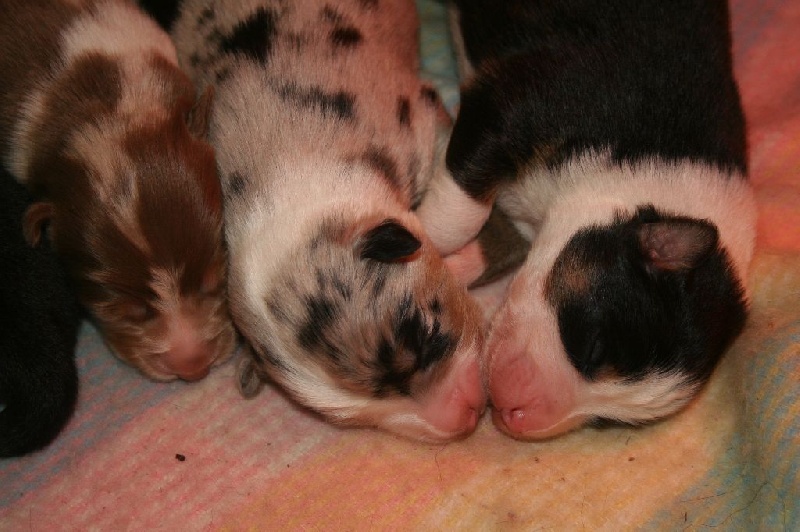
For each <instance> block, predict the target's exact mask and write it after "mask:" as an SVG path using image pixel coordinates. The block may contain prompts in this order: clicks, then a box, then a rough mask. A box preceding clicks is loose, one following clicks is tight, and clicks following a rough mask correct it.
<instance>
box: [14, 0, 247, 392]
mask: <svg viewBox="0 0 800 532" xmlns="http://www.w3.org/2000/svg"><path fill="white" fill-rule="evenodd" d="M0 47H2V50H3V54H2V57H0V82H1V83H2V94H0V129H2V131H4V132H8V134H7V135H4V136H3V138H2V140H0V156H1V157H2V161H3V164H4V166H5V167H6V168H7V169H8V170H9V171H10V172H11V173H12V174H14V175H15V176H16V177H17V179H18V180H19V181H20V182H22V183H24V184H25V185H27V187H28V189H29V190H30V191H31V192H32V193H33V195H34V197H35V200H36V203H35V204H33V205H32V206H31V207H30V208H29V209H28V211H27V212H26V214H25V223H24V225H25V232H26V236H27V238H28V240H29V242H31V243H33V244H35V243H37V242H38V241H39V240H40V238H41V236H42V232H43V231H44V230H45V227H47V230H48V231H47V232H48V233H49V234H48V236H49V239H50V240H51V242H52V245H53V247H54V249H55V250H56V252H57V253H58V254H59V255H60V257H61V259H62V260H63V262H64V264H65V265H66V267H67V269H68V271H69V273H70V275H71V277H72V279H73V281H74V284H75V285H76V287H77V290H78V294H79V297H80V300H81V301H82V303H83V304H84V305H85V306H86V307H87V308H88V309H89V310H90V311H91V314H92V316H93V317H94V319H95V322H96V323H97V325H98V327H99V329H100V330H101V332H102V334H103V336H104V337H105V340H106V342H107V343H108V345H109V347H110V348H111V349H112V350H113V351H114V353H115V354H116V355H118V356H119V357H120V358H122V359H123V360H125V361H127V362H129V363H131V364H133V365H134V366H136V367H137V368H139V369H140V370H141V371H142V372H144V373H145V374H146V375H148V376H149V377H151V378H153V379H156V380H170V379H174V378H176V377H179V378H181V379H185V380H197V379H200V378H202V377H204V376H205V375H206V374H207V373H208V371H209V368H210V367H211V366H212V365H214V364H218V363H220V362H222V361H223V360H225V359H226V358H227V357H228V356H229V355H230V354H231V352H232V350H233V344H234V338H235V337H234V331H233V327H232V325H231V323H230V318H229V316H228V314H227V308H226V303H225V255H224V251H223V247H222V232H221V231H222V230H221V222H222V200H221V190H220V185H219V181H218V179H217V175H216V170H215V161H214V152H213V150H212V149H211V147H210V146H209V145H208V144H207V143H206V142H205V141H204V140H203V137H204V136H205V134H206V120H207V116H206V114H207V113H208V112H209V105H210V95H211V92H207V93H206V94H204V95H203V97H202V98H200V99H199V100H198V101H195V96H194V88H193V86H192V84H191V82H190V80H189V79H188V77H186V75H185V74H183V73H182V72H181V71H180V70H179V69H178V67H177V59H176V56H175V50H174V47H173V45H172V44H171V42H170V40H169V36H168V35H167V34H166V33H164V32H163V31H162V30H160V29H159V28H158V27H157V26H156V24H155V23H154V22H152V21H151V20H150V19H149V18H148V17H147V16H146V15H145V14H143V13H142V12H140V11H139V10H138V8H137V7H135V6H134V5H133V4H131V3H129V2H127V1H125V0H97V1H91V0H89V1H83V2H76V1H74V0H62V1H58V0H51V1H45V0H36V1H30V0H7V1H5V2H4V3H3V8H2V16H0Z"/></svg>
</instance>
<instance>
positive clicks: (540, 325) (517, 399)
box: [489, 207, 746, 439]
mask: <svg viewBox="0 0 800 532" xmlns="http://www.w3.org/2000/svg"><path fill="white" fill-rule="evenodd" d="M534 249H536V247H534ZM539 251H540V254H542V255H545V254H547V253H546V252H544V251H543V250H539ZM545 262H548V261H542V262H541V263H540V264H538V265H537V264H536V260H535V259H529V261H528V263H526V265H525V266H524V267H523V269H522V270H521V271H520V274H519V275H518V276H517V278H516V279H515V280H514V282H513V283H512V285H511V288H510V291H511V292H510V296H509V300H508V302H507V304H506V305H505V307H504V309H503V310H502V311H501V312H500V314H499V315H498V316H497V318H496V322H495V325H494V326H493V327H494V328H493V332H492V339H491V341H490V348H489V349H490V356H491V363H490V394H491V398H492V403H493V406H494V408H495V413H494V418H495V423H496V424H497V425H498V426H499V427H500V428H501V429H502V430H504V431H505V432H507V433H509V434H511V435H513V436H515V437H519V438H524V439H539V438H545V437H550V436H553V435H557V434H560V433H562V432H565V431H567V430H569V429H571V428H574V427H576V426H579V425H581V424H583V423H586V422H593V421H597V420H602V421H607V420H610V421H614V422H622V423H627V424H639V423H645V422H649V421H653V420H657V419H660V418H663V417H665V416H668V415H670V414H672V413H674V412H675V411H677V410H679V409H680V408H681V407H683V406H684V405H685V404H686V403H687V402H688V401H689V400H690V399H691V398H692V397H693V396H694V395H695V394H696V392H697V391H698V390H699V389H700V387H701V386H702V384H703V383H704V382H705V381H707V380H708V378H709V376H710V375H711V373H712V371H713V369H714V367H715V365H716V364H717V362H718V361H719V359H720V357H721V356H722V353H723V352H724V350H725V348H726V347H727V346H728V345H729V344H730V342H731V341H732V339H733V338H734V337H735V336H736V335H737V334H738V333H739V332H740V330H741V329H742V327H743V324H744V320H745V315H746V304H745V299H744V289H743V286H742V282H741V280H740V279H739V278H738V276H737V273H736V271H735V268H734V267H733V265H732V262H731V260H730V257H729V255H728V253H727V251H726V250H725V249H724V247H723V246H722V244H721V243H720V241H719V238H718V231H717V228H716V226H715V225H713V224H712V223H710V222H707V221H704V220H698V219H693V218H686V217H676V216H671V215H667V214H663V213H660V212H658V211H656V210H655V209H653V208H652V207H640V208H639V209H638V210H637V211H636V212H635V213H633V214H631V215H620V216H618V217H617V218H616V220H614V221H613V222H612V223H610V224H603V225H591V226H586V227H584V228H582V229H580V230H578V231H577V232H575V233H574V234H573V235H572V236H570V237H569V238H568V239H567V241H566V242H565V243H564V244H563V245H562V246H561V247H560V249H559V250H557V254H556V255H555V258H554V260H553V262H552V263H551V264H550V266H549V267H544V263H545Z"/></svg>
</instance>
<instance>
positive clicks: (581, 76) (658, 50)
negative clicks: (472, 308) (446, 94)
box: [418, 0, 756, 439]
mask: <svg viewBox="0 0 800 532" xmlns="http://www.w3.org/2000/svg"><path fill="white" fill-rule="evenodd" d="M452 22H453V28H454V30H455V31H454V35H455V39H454V40H455V42H456V46H457V48H459V49H460V53H459V57H460V66H461V70H462V73H463V75H464V86H463V90H462V101H461V107H460V111H459V114H458V117H457V119H456V123H455V126H454V130H453V134H452V139H451V141H450V143H449V146H448V148H447V153H446V166H447V170H448V171H449V175H450V176H452V179H447V178H446V179H441V180H436V181H435V182H434V183H432V185H431V193H430V194H429V195H427V196H426V199H425V201H424V202H423V204H422V205H421V206H420V209H419V211H418V212H419V215H420V218H421V219H422V220H423V223H424V224H425V225H426V229H428V231H429V235H430V237H431V239H432V240H434V242H435V243H436V245H437V246H438V247H439V249H440V250H441V251H442V252H443V253H445V254H447V253H452V252H454V251H456V250H459V249H464V248H462V246H465V245H467V247H468V246H469V245H470V244H469V243H470V241H471V239H472V238H473V237H474V235H475V234H476V233H477V232H478V229H480V227H481V225H482V224H483V221H484V220H485V219H486V217H487V216H488V213H489V210H490V208H491V206H492V204H493V203H495V202H496V203H497V205H499V206H500V207H501V208H502V209H503V210H504V211H505V212H506V213H508V214H509V215H510V216H511V218H512V219H513V220H514V222H515V223H516V226H517V228H518V230H519V231H520V232H521V233H522V234H523V235H525V237H526V238H527V240H528V241H529V242H531V244H532V248H531V251H530V252H529V254H528V258H527V260H526V262H525V263H524V265H523V266H522V267H521V268H520V269H519V270H518V272H517V273H516V275H515V277H514V278H513V280H512V281H511V284H510V286H509V290H508V295H507V299H506V301H505V303H504V304H503V306H502V307H501V309H500V310H499V312H498V313H497V315H496V316H495V318H494V322H493V324H492V331H491V333H490V338H489V340H488V342H487V358H488V373H489V394H490V401H491V403H492V405H493V409H494V413H493V416H494V420H495V423H496V425H497V426H498V427H499V428H500V429H502V430H503V431H505V432H507V433H508V434H511V435H513V436H515V437H518V438H523V439H539V438H546V437H552V436H554V435H558V434H561V433H564V432H566V431H568V430H570V429H573V428H575V427H578V426H580V425H582V424H584V423H587V422H592V421H595V420H613V421H617V422H623V423H630V424H638V423H644V422H649V421H652V420H656V419H660V418H663V417H665V416H668V415H670V414H672V413H674V412H676V411H678V410H680V409H681V408H682V407H683V406H684V405H686V404H687V403H688V402H689V401H690V400H691V399H692V398H693V397H694V396H695V395H696V394H697V392H698V391H699V390H700V389H701V387H702V385H703V384H704V383H705V382H706V381H707V380H708V378H709V376H710V375H711V373H712V371H713V369H714V367H715V366H716V364H717V362H718V361H719V359H720V357H721V356H722V354H723V352H724V351H725V349H726V348H727V347H728V346H729V344H730V343H731V341H732V340H733V339H734V338H735V337H736V336H737V334H738V333H739V332H740V331H741V329H742V327H743V324H744V322H745V316H746V284H745V283H746V279H747V271H748V265H749V262H750V259H751V255H752V252H753V245H754V238H755V218H756V213H755V204H754V199H753V194H752V190H751V187H750V185H749V184H748V182H747V179H746V146H745V122H744V117H743V113H742V109H741V105H740V101H739V94H738V90H737V86H736V82H735V80H734V77H733V73H732V60H731V37H730V31H729V14H728V8H727V5H726V3H725V2H724V1H723V0H714V1H705V2H697V1H695V0H681V1H677V2H662V1H660V0H616V1H614V2H593V1H589V0H558V1H547V2H543V1H533V0H509V1H504V2H494V1H489V0H457V1H455V2H454V3H453V4H452ZM437 175H439V176H447V175H448V173H446V172H442V173H440V174H437Z"/></svg>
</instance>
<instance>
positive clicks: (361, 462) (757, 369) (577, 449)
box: [0, 0, 800, 531]
mask: <svg viewBox="0 0 800 532" xmlns="http://www.w3.org/2000/svg"><path fill="white" fill-rule="evenodd" d="M418 5H419V8H420V12H421V15H422V20H423V32H422V52H423V65H424V69H425V76H426V77H428V78H430V79H432V80H433V81H434V82H435V83H436V84H437V86H438V87H439V88H440V89H441V91H442V94H443V97H444V99H445V101H446V103H447V104H448V105H449V106H450V108H451V109H454V108H455V106H456V104H457V100H458V82H457V79H456V72H455V66H454V65H455V63H454V60H453V57H452V51H451V47H450V43H449V35H448V32H447V27H446V13H445V7H444V6H443V5H442V4H441V3H439V2H435V1H433V0H418ZM731 9H732V19H733V35H734V56H735V69H736V76H737V79H738V81H739V84H740V88H741V94H742V100H743V103H744V107H745V112H746V116H747V119H748V123H749V133H748V140H749V161H750V174H751V179H752V182H753V183H754V185H755V187H756V191H757V197H758V201H759V208H760V221H759V227H758V239H759V240H758V248H757V253H756V256H755V259H754V263H753V267H752V272H751V285H752V287H753V290H752V303H751V314H750V318H749V321H748V325H747V327H746V329H745V331H744V333H743V334H742V335H741V337H740V338H739V339H738V340H737V342H736V343H735V344H734V345H733V346H732V347H731V349H730V350H729V352H728V353H727V354H726V356H725V358H724V359H723V361H722V363H721V365H720V366H719V367H718V369H717V371H716V372H715V374H714V376H713V378H712V380H711V381H710V383H709V385H708V387H707V388H706V389H705V390H704V392H703V393H702V394H701V395H700V396H699V397H698V399H697V400H696V401H694V402H693V403H692V404H691V405H690V406H689V407H688V408H687V409H686V410H685V411H683V412H681V413H680V414H679V415H676V416H674V417H672V418H670V419H668V420H666V421H664V422H661V423H657V424H654V425H651V426H647V427H641V428H605V429H599V428H586V429H582V430H579V431H576V432H573V433H571V434H568V435H566V436H564V437H561V438H557V439H554V440H551V441H545V442H534V443H531V442H527V443H526V442H520V441H515V440H512V439H510V438H508V437H505V436H503V435H502V434H500V433H499V432H498V431H497V430H495V429H494V427H493V426H492V424H491V421H490V420H489V419H488V416H485V417H484V419H483V420H482V421H481V422H480V424H479V426H478V429H477V431H476V432H475V434H473V435H472V436H471V437H469V438H467V439H465V440H463V441H458V442H453V443H449V444H446V445H428V444H421V443H414V442H410V441H406V440H403V439H400V438H397V437H394V436H392V435H389V434H385V433H382V432H378V431H374V430H369V429H342V428H337V427H334V426H331V425H330V424H327V423H325V422H323V421H322V420H320V419H319V418H317V417H315V416H314V415H312V414H310V413H309V412H307V411H305V410H303V409H301V408H298V407H297V406H295V405H294V404H293V403H292V402H291V401H289V400H288V399H287V398H286V397H285V396H284V395H282V394H281V393H280V392H279V391H278V390H276V389H274V388H269V387H268V388H267V389H266V390H264V391H263V392H262V393H261V395H259V396H257V397H256V398H254V399H252V400H245V399H243V398H241V397H240V395H239V393H238V391H237V390H236V388H235V386H234V369H235V368H234V365H235V362H232V363H229V364H226V365H224V366H222V367H220V368H218V369H217V370H215V371H214V372H213V373H212V374H211V376H210V377H208V378H207V379H205V380H203V381H200V382H197V383H191V384H187V383H183V382H177V383H171V384H156V383H152V382H149V381H147V380H145V379H144V378H143V377H142V376H141V375H139V374H138V373H137V372H136V371H134V370H133V369H131V368H130V367H127V366H125V365H123V364H122V363H120V362H118V361H116V360H115V359H114V358H113V357H112V356H111V355H110V354H109V352H108V350H107V349H106V347H105V346H104V344H103V342H102V340H101V339H100V337H99V336H98V334H97V332H96V331H95V330H94V329H93V328H92V326H91V325H90V324H88V323H86V324H84V326H83V328H82V331H81V336H80V339H79V345H78V364H79V371H80V385H81V390H80V397H79V403H78V407H77V411H76V413H75V416H74V418H73V419H72V420H71V422H70V423H69V424H68V425H67V427H66V429H65V430H64V432H63V433H62V434H61V436H60V437H59V438H58V439H57V440H56V441H55V442H54V443H53V444H52V445H51V446H50V447H49V448H47V449H45V450H44V451H42V452H39V453H36V454H33V455H30V456H27V457H23V458H19V459H7V460H0V530H35V531H38V530H46V531H51V530H115V531H118V530H243V529H247V530H459V529H464V530H543V529H556V530H575V529H590V530H627V529H644V530H667V529H674V530H678V529H681V530H684V529H688V530H704V529H712V528H713V529H716V530H800V416H798V414H800V401H798V400H797V399H798V396H800V178H799V177H798V176H799V175H800V32H798V28H800V2H797V1H795V0H759V1H756V0H732V3H731Z"/></svg>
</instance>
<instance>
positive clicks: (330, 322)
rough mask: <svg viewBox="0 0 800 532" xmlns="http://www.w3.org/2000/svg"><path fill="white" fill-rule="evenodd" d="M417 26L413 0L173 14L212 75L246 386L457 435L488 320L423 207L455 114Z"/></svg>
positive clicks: (471, 395)
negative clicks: (427, 231) (442, 249)
mask: <svg viewBox="0 0 800 532" xmlns="http://www.w3.org/2000/svg"><path fill="white" fill-rule="evenodd" d="M417 32H418V19H417V14H416V11H415V5H414V2H413V1H393V2H376V1H364V0H338V1H327V0H292V1H281V0H256V1H244V0H185V1H184V2H182V3H181V10H180V16H179V17H178V19H177V21H175V24H174V27H173V31H172V33H173V37H174V40H175V42H176V45H177V48H178V54H179V58H180V61H181V63H182V64H183V65H184V66H185V67H186V68H187V69H188V70H189V71H190V72H191V74H192V76H193V77H194V79H195V81H196V82H197V83H199V84H203V83H211V84H214V85H215V87H216V94H217V100H216V103H215V107H214V112H213V114H212V121H211V140H212V143H213V144H214V146H215V148H216V149H217V155H218V164H219V169H220V176H221V179H222V182H223V190H224V212H225V234H226V239H227V244H228V251H229V266H230V270H229V272H230V273H229V295H230V308H231V312H232V314H233V317H234V321H235V322H236V324H237V326H238V327H239V328H240V330H241V332H242V333H243V335H244V336H245V337H246V338H247V340H248V341H249V342H250V344H251V346H252V348H253V353H252V355H253V356H252V358H251V359H249V361H248V363H246V364H245V366H244V368H243V371H242V373H241V377H240V382H241V384H242V388H243V390H244V391H245V392H251V391H254V390H255V389H257V388H258V385H259V383H260V381H261V380H262V379H264V378H267V377H269V378H271V379H272V380H274V381H275V382H277V383H278V384H279V385H281V386H282V387H283V388H284V389H285V390H287V391H288V392H289V393H290V394H291V395H292V396H293V397H294V398H295V399H296V400H297V401H298V402H300V403H302V404H303V405H305V406H307V407H310V408H311V409H313V410H315V411H317V412H320V413H322V414H323V415H324V416H325V417H326V418H327V419H329V420H331V421H333V422H335V423H341V424H349V425H365V426H377V427H381V428H383V429H386V430H389V431H392V432H395V433H398V434H401V435H404V436H407V437H411V438H418V439H424V440H447V439H451V438H456V437H461V436H464V435H466V434H469V433H470V432H471V431H472V430H473V429H474V427H475V424H476V422H477V419H478V417H479V415H480V413H481V412H482V411H483V407H484V403H485V391H484V389H483V385H482V381H481V372H480V368H479V355H480V353H481V350H482V348H483V327H482V318H481V316H480V311H479V309H478V307H477V305H476V304H475V303H474V302H473V301H472V300H471V298H470V297H469V295H468V294H467V292H466V290H465V289H464V288H463V287H461V286H460V285H459V284H458V283H457V281H456V280H455V278H454V277H452V276H451V275H450V273H449V271H448V270H447V268H446V266H445V265H444V262H443V261H442V259H441V257H440V256H439V254H438V252H437V250H436V249H435V247H434V246H433V245H432V243H431V242H430V241H429V240H428V239H427V237H426V236H425V235H424V232H423V230H422V226H421V224H420V222H419V220H418V219H417V217H416V215H415V214H414V213H413V212H412V207H413V206H414V205H415V203H417V202H418V200H419V197H420V196H421V194H422V192H423V190H424V187H425V185H426V182H427V181H428V180H429V176H430V174H431V172H432V169H433V168H434V166H435V165H434V159H435V158H436V156H437V153H441V154H442V156H443V144H444V142H438V141H439V139H445V140H446V138H447V133H448V130H449V125H450V124H449V120H448V119H447V115H446V113H445V112H444V109H443V107H442V104H441V102H440V101H439V99H438V97H437V94H436V91H435V90H434V89H433V88H432V87H431V86H430V85H427V84H425V83H423V82H422V81H421V80H420V79H419V75H418V62H419V58H418V43H417V38H418V34H417ZM437 142H438V146H440V149H439V150H438V152H437Z"/></svg>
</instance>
